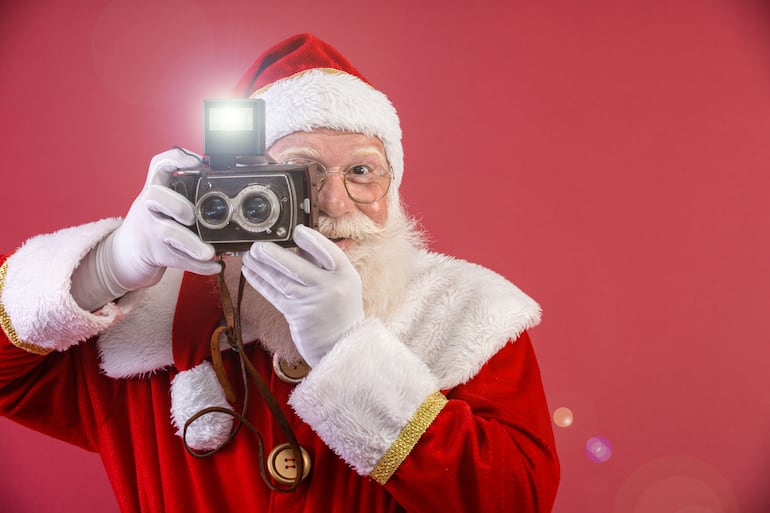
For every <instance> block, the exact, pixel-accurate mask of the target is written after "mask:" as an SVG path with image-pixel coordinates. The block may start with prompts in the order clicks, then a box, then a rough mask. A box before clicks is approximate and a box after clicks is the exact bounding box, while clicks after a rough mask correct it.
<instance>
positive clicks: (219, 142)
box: [203, 98, 265, 169]
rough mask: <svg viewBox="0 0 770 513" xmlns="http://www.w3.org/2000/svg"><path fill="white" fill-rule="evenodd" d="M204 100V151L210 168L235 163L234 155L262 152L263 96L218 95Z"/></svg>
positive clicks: (253, 154)
mask: <svg viewBox="0 0 770 513" xmlns="http://www.w3.org/2000/svg"><path fill="white" fill-rule="evenodd" d="M203 104H204V109H203V111H204V114H203V115H204V120H203V127H204V133H203V141H204V149H203V151H204V153H205V154H206V155H207V156H208V157H209V161H210V166H211V168H212V169H230V168H232V167H235V158H234V156H235V155H238V156H259V155H264V154H265V130H264V126H265V102H264V101H263V100H259V99H251V98H249V99H218V100H204V102H203Z"/></svg>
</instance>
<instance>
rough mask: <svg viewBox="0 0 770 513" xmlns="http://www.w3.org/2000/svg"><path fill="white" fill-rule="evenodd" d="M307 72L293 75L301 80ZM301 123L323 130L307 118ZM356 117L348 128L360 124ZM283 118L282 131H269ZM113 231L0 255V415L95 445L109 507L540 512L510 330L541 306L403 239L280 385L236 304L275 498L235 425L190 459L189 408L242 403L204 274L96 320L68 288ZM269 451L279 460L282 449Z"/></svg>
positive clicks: (540, 489) (124, 303) (214, 428)
mask: <svg viewBox="0 0 770 513" xmlns="http://www.w3.org/2000/svg"><path fill="white" fill-rule="evenodd" d="M268 53H269V52H268ZM263 60H264V59H263ZM316 67H318V66H316ZM315 71H316V70H313V73H314V72H315ZM321 73H323V74H326V73H327V72H326V71H321ZM330 75H331V76H339V74H337V73H335V74H330ZM323 76H324V77H325V78H328V77H326V75H323ZM307 78H308V73H306V72H303V73H302V77H300V81H301V80H305V79H307ZM316 78H317V77H316ZM343 78H344V80H348V77H347V76H345V77H343ZM274 79H275V77H272V78H270V80H274ZM276 84H280V85H281V87H284V88H288V89H289V90H291V89H292V88H293V87H296V86H297V84H292V83H288V82H287V83H284V82H283V81H282V80H278V81H277V82H276ZM253 86H254V84H251V85H250V86H249V87H250V88H254V87H253ZM254 89H255V90H256V91H257V94H263V93H264V91H262V93H260V92H259V91H260V88H254ZM267 91H268V92H269V93H270V94H278V93H277V92H276V90H275V88H273V87H271V88H270V89H268V90H267ZM366 94H369V92H366ZM268 104H269V103H268ZM388 105H389V103H388ZM387 116H390V114H389V113H388V114H387ZM387 116H386V117H387ZM322 117H323V115H322ZM297 123H300V124H302V123H304V121H298V122H297ZM385 124H386V125H387V123H385ZM375 125H376V123H375ZM312 126H330V127H333V128H340V127H338V126H337V125H335V124H334V123H330V122H329V121H328V120H323V119H322V120H321V121H320V122H318V121H315V122H313V125H312ZM357 126H358V125H355V123H354V124H353V125H351V126H348V127H347V128H348V129H350V130H357V131H362V130H358V128H357ZM343 128H345V127H343ZM299 129H302V128H301V127H300V126H292V125H291V122H289V125H288V126H284V127H283V128H282V129H281V130H284V131H285V132H286V133H290V132H292V131H296V130H299ZM387 130H388V129H387V128H386V129H385V132H387ZM373 132H374V133H375V135H378V136H379V137H381V138H382V139H383V142H384V145H385V148H386V150H388V148H390V149H389V150H388V158H389V161H390V162H391V165H394V167H395V168H396V169H395V171H396V187H397V184H398V180H400V167H399V166H402V163H401V157H400V145H399V144H397V143H396V141H395V140H394V139H393V138H392V137H389V134H388V133H383V132H382V131H378V130H376V129H375V130H373ZM284 135H285V134H284ZM390 135H393V134H390ZM280 136H281V134H280V130H279V131H278V132H276V133H274V134H272V135H271V136H270V137H268V140H272V141H274V140H275V139H276V138H277V137H280ZM397 136H398V137H399V138H400V132H398V134H397ZM394 189H395V188H394ZM394 194H395V193H394ZM396 198H397V197H396ZM119 223H120V220H118V219H107V220H102V221H98V222H95V223H91V224H88V225H83V226H79V227H75V228H70V229H66V230H62V231H60V232H57V233H55V234H50V235H42V236H38V237H35V238H33V239H30V240H29V241H28V242H27V243H25V244H24V245H23V246H22V247H21V248H20V249H19V250H17V251H16V252H15V253H13V254H12V255H10V256H6V257H3V258H2V262H3V264H2V267H1V268H0V325H1V326H2V329H3V334H4V336H3V337H1V338H0V413H2V415H4V416H7V417H9V418H11V419H13V420H15V421H17V422H19V423H21V424H24V425H26V426H29V427H30V428H32V429H35V430H37V431H40V432H43V433H47V434H49V435H52V436H54V437H57V438H60V439H62V440H64V441H66V442H69V443H72V444H75V445H78V446H80V447H83V448H84V449H87V450H90V451H95V452H98V453H99V454H100V456H101V458H102V460H103V462H104V466H105V469H106V471H107V473H108V475H109V479H110V481H111V483H112V485H113V488H114V490H115V493H116V496H117V499H118V503H119V504H120V507H121V510H122V511H124V512H140V511H141V512H185V513H187V512H190V511H220V512H225V511H233V512H235V511H238V512H241V511H276V512H282V513H285V512H308V513H309V512H318V511H367V512H390V511H409V512H426V513H427V512H435V511H458V512H471V511H472V512H487V511H489V512H492V511H510V512H517V513H526V512H547V511H550V509H551V507H552V504H553V501H554V497H555V493H556V488H557V484H558V476H559V466H558V459H557V456H556V451H555V447H554V440H553V434H552V429H551V423H550V418H549V413H548V409H547V406H546V401H545V397H544V393H543V388H542V384H541V380H540V375H539V370H538V366H537V363H536V360H535V356H534V353H533V350H532V347H531V344H530V340H529V338H528V335H527V330H528V329H529V328H532V327H534V326H535V325H536V324H537V323H538V322H539V319H540V310H539V307H538V305H537V304H536V303H535V302H534V301H533V300H532V299H530V298H529V297H527V296H526V295H525V294H524V293H523V292H521V291H520V290H519V289H518V288H516V287H515V286H514V285H512V284H511V283H510V282H508V281H507V280H505V279H504V278H502V277H501V276H499V275H497V274H495V273H493V272H492V271H489V270H487V269H484V268H481V267H479V266H476V265H473V264H470V263H467V262H464V261H461V260H456V259H452V258H450V257H447V256H444V255H439V254H436V253H431V252H428V251H424V250H415V251H416V252H415V255H414V258H412V259H411V262H412V265H411V267H410V269H409V270H408V273H409V276H408V283H409V286H408V287H407V288H406V291H405V293H404V295H403V296H402V297H401V298H399V302H398V304H397V305H396V306H395V307H394V308H392V309H391V311H390V312H389V313H388V314H387V315H386V316H382V317H376V316H369V317H367V318H366V319H365V320H364V321H363V322H360V323H358V324H357V325H356V326H355V327H354V328H353V329H352V330H350V331H348V332H347V333H346V334H345V336H344V337H343V338H342V339H341V340H339V341H338V342H337V343H336V344H335V346H334V347H333V349H332V350H331V351H330V352H329V353H328V354H327V355H326V356H324V358H323V359H322V360H321V361H320V363H319V364H318V365H316V367H314V368H313V369H312V370H311V371H310V372H309V373H308V374H307V376H305V377H304V378H303V379H302V380H301V381H299V382H298V383H288V382H286V381H284V380H283V378H285V376H283V375H282V374H283V373H281V372H277V371H276V365H274V361H275V360H276V358H277V359H278V360H280V359H281V358H287V359H291V358H292V357H293V356H295V355H293V354H292V353H291V351H290V350H289V349H281V347H284V348H290V347H291V344H290V341H289V343H288V344H287V345H286V346H276V345H275V344H270V343H264V341H260V340H257V339H256V337H255V336H254V333H258V329H257V330H256V331H249V330H250V326H251V327H253V325H255V324H259V322H260V320H259V319H250V318H248V314H247V315H246V318H245V322H244V333H245V335H246V338H245V340H246V341H247V342H250V343H249V344H248V345H247V346H246V349H245V351H244V352H245V354H244V355H243V357H245V358H248V359H249V360H250V361H251V362H253V364H254V366H255V367H256V369H257V370H258V372H259V373H260V374H261V375H262V376H263V377H264V379H265V381H266V382H267V384H268V386H269V388H270V390H271V392H272V394H273V395H274V396H275V397H276V399H277V401H278V403H279V405H280V407H281V409H282V410H283V411H284V413H285V415H286V417H287V418H288V420H289V423H290V425H291V427H292V429H293V431H294V433H295V435H296V438H297V440H298V442H299V443H300V445H301V446H302V448H303V449H304V450H305V451H306V453H307V457H308V462H309V463H310V471H309V474H308V476H307V477H306V478H305V479H304V480H303V481H302V482H301V483H300V485H299V486H298V488H297V489H296V490H295V491H294V492H291V493H278V492H273V491H271V490H270V489H269V488H268V487H267V486H266V485H265V483H263V482H262V479H261V477H260V466H259V459H260V447H259V437H258V436H257V435H256V434H254V433H252V432H251V431H250V430H247V429H245V428H242V429H241V430H240V432H238V433H237V435H236V436H235V437H234V438H233V439H232V440H231V441H230V442H229V443H227V444H226V445H225V446H224V448H223V449H222V450H221V451H220V452H217V453H216V454H214V455H213V456H211V457H208V458H198V457H195V456H193V455H191V454H190V453H189V452H188V451H187V450H186V449H185V447H184V442H183V440H182V438H181V436H180V435H181V433H182V430H183V426H184V423H185V421H186V419H189V418H190V416H191V415H193V414H194V413H195V412H196V411H199V410H200V409H201V408H203V407H206V406H212V405H214V406H220V407H225V408H233V409H235V410H236V411H242V407H243V405H242V404H241V403H240V402H239V401H240V399H242V397H241V398H239V399H238V400H237V401H236V404H230V403H229V402H228V401H227V400H226V399H225V397H224V394H223V392H222V390H221V387H219V386H218V385H219V384H218V382H217V380H216V377H215V375H214V373H213V371H212V370H211V365H210V363H209V361H208V359H207V358H205V355H206V354H207V348H208V345H209V339H210V337H211V333H212V332H213V330H214V329H215V328H216V327H217V326H218V324H219V323H220V321H221V318H222V313H221V310H220V308H219V303H218V290H217V287H216V284H215V282H212V281H211V280H210V279H208V278H203V277H199V276H195V275H190V274H183V273H181V272H179V271H176V270H173V269H168V270H167V271H166V273H165V275H164V277H163V279H162V280H161V281H160V282H159V283H158V284H156V285H155V286H153V287H150V288H147V289H140V290H137V291H134V292H131V293H128V294H126V295H125V296H124V297H122V298H121V299H120V300H119V301H117V302H116V303H110V304H108V305H106V306H105V307H103V308H101V309H100V310H98V311H96V312H87V311H84V310H82V309H81V308H80V307H79V306H78V304H77V303H76V302H75V300H74V299H73V298H72V296H71V293H70V285H71V283H70V282H71V277H72V273H73V270H74V269H75V268H76V267H77V265H78V263H79V262H80V261H81V259H82V258H83V257H84V256H85V255H86V254H87V253H88V252H89V251H91V250H92V249H93V248H94V247H95V246H96V245H97V244H98V243H99V242H100V241H101V240H103V239H104V237H106V236H107V235H108V234H109V233H111V232H112V231H113V230H115V229H116V227H117V226H118V225H119ZM52 255H55V257H54V258H51V256H52ZM252 292H253V291H252ZM244 306H245V307H248V302H246V303H245V305H244ZM259 342H263V343H259ZM276 355H277V357H276ZM224 364H225V368H226V370H227V374H228V375H229V376H231V377H237V376H239V370H238V355H237V354H235V353H234V352H233V351H225V352H224ZM234 381H235V382H236V384H237V382H238V380H237V379H234ZM236 388H238V387H237V386H236ZM246 417H247V418H248V420H249V421H250V422H251V423H252V424H253V425H254V427H255V428H256V430H257V431H258V432H259V433H260V434H261V437H262V439H263V442H264V448H265V451H266V452H267V451H270V449H272V448H273V447H276V446H279V445H281V444H283V443H285V442H286V441H287V440H286V439H285V437H284V436H283V434H282V432H281V431H280V429H278V426H277V425H276V422H275V421H274V419H273V417H272V415H271V414H270V412H269V410H268V408H267V407H266V406H265V403H264V401H263V400H262V399H261V398H260V397H259V395H258V394H256V393H251V394H250V395H249V402H248V405H247V408H246ZM232 421H233V419H232V418H231V417H229V416H227V415H216V414H214V415H208V416H205V417H204V418H202V419H200V420H199V421H196V422H195V423H193V424H192V425H191V433H190V436H189V438H188V440H187V441H188V443H189V444H190V445H191V446H193V447H195V448H196V449H200V450H206V449H210V448H212V447H216V446H218V445H220V444H221V443H223V442H225V441H226V440H227V438H228V436H229V433H230V430H231V428H232ZM192 426H194V428H193V427H192ZM289 456H292V455H291V454H289ZM276 461H277V462H278V463H277V464H278V465H279V466H280V465H286V466H291V464H292V462H291V460H290V458H287V457H286V456H285V455H284V456H282V457H281V458H279V459H278V460H276ZM278 473H279V474H280V469H278ZM271 475H273V474H271Z"/></svg>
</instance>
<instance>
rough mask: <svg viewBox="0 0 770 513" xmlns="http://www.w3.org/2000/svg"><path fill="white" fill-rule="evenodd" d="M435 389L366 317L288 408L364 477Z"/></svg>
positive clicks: (426, 373)
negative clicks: (290, 407) (292, 409)
mask: <svg viewBox="0 0 770 513" xmlns="http://www.w3.org/2000/svg"><path fill="white" fill-rule="evenodd" d="M436 390H438V382H437V380H436V377H435V376H434V375H433V374H432V373H431V371H430V369H428V367H427V366H426V365H425V364H424V363H423V362H422V361H421V360H420V359H419V358H418V357H417V356H415V354H414V353H413V352H412V351H410V350H409V349H408V348H407V347H406V346H405V345H404V344H402V343H401V341H399V340H398V339H397V338H396V337H395V336H394V335H393V334H392V333H391V332H389V331H388V330H387V328H385V326H384V325H383V324H382V323H381V322H380V321H379V320H377V319H374V318H369V319H367V320H365V321H364V322H363V323H361V324H359V325H358V327H357V328H356V329H355V330H354V331H353V332H351V333H350V334H348V336H346V337H345V338H344V339H342V340H341V341H340V342H338V343H337V345H336V346H335V347H334V348H333V349H332V350H331V351H330V352H329V353H328V354H327V355H326V356H325V357H324V358H323V359H322V360H321V362H320V363H319V364H318V366H317V367H316V368H314V369H313V370H312V371H311V372H310V374H308V376H307V377H306V378H305V380H304V381H303V382H302V383H301V384H300V385H298V386H297V388H296V389H295V390H294V392H293V393H292V395H291V398H290V399H289V404H291V406H292V407H293V408H294V410H295V411H296V412H297V414H298V415H299V416H300V417H301V418H302V420H304V421H305V422H306V423H308V424H309V425H310V426H311V427H312V428H313V430H314V431H315V432H316V433H317V434H318V436H320V437H321V439H322V440H323V441H324V442H325V443H326V444H327V445H328V446H329V447H330V448H331V449H332V450H333V451H334V452H335V453H337V454H338V455H339V456H340V457H342V458H343V459H344V460H345V461H347V462H348V464H350V465H351V466H352V467H353V468H354V469H355V470H356V471H357V472H358V473H359V474H361V475H368V474H369V473H370V472H371V471H372V469H373V468H374V467H375V465H376V464H377V462H378V461H380V459H381V458H382V456H383V455H384V454H385V452H386V451H387V450H388V449H389V448H390V447H391V445H392V444H393V442H394V441H395V440H396V439H397V438H398V436H399V434H400V433H401V430H402V429H403V427H404V426H405V425H406V424H407V422H409V420H410V419H411V418H412V417H413V415H414V413H415V412H416V411H417V409H418V408H419V407H420V405H421V404H422V403H423V402H424V401H425V399H426V397H428V396H429V395H431V394H432V393H434V392H435V391H436Z"/></svg>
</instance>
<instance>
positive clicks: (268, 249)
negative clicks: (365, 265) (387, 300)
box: [241, 225, 364, 367]
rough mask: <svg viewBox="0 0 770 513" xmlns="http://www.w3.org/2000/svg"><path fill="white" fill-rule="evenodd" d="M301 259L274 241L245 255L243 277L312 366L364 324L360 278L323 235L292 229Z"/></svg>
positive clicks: (259, 244) (312, 231)
mask: <svg viewBox="0 0 770 513" xmlns="http://www.w3.org/2000/svg"><path fill="white" fill-rule="evenodd" d="M294 242H295V243H296V244H297V246H299V247H300V249H302V250H304V251H306V252H307V253H308V257H309V258H303V257H302V256H300V255H297V254H296V253H293V252H292V251H289V250H287V249H285V248H282V247H280V246H278V245H277V244H274V243H271V242H256V243H254V244H253V245H252V246H251V249H250V250H249V252H248V253H245V254H244V255H243V268H242V271H241V272H242V273H243V275H244V277H245V278H246V280H247V281H248V282H249V284H251V286H252V287H254V289H256V290H257V292H259V293H260V294H262V296H264V297H265V299H267V300H268V301H270V302H271V303H272V304H273V306H275V307H276V308H277V309H278V311H280V312H281V313H282V314H283V315H284V317H286V320H287V321H288V323H289V328H290V329H291V336H292V339H293V340H294V345H295V346H296V347H297V351H299V354H300V355H301V356H302V358H304V359H305V361H306V362H307V363H308V365H310V366H311V367H314V366H315V365H316V364H318V362H319V361H321V358H323V357H324V355H325V354H326V353H327V352H329V350H330V349H331V348H332V347H333V346H334V344H336V343H337V341H338V340H339V339H340V338H341V337H342V336H343V335H344V334H345V332H346V331H348V330H350V329H351V328H353V326H355V325H356V324H357V323H358V322H360V321H361V320H363V319H364V306H363V298H362V291H361V277H360V276H359V275H358V272H357V271H356V270H355V268H354V267H353V264H351V263H350V261H349V260H348V258H347V256H345V253H343V252H342V250H341V249H340V248H338V247H337V245H336V244H334V243H333V242H332V241H330V240H329V239H327V238H326V237H324V236H323V235H321V234H320V233H319V232H317V231H315V230H312V229H310V228H307V227H305V226H301V225H300V226H297V227H296V228H295V230H294Z"/></svg>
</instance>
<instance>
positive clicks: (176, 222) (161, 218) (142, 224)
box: [104, 149, 220, 290]
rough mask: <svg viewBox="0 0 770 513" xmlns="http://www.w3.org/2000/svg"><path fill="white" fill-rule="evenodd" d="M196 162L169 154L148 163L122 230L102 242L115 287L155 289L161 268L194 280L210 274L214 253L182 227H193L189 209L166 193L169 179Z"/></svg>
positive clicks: (213, 268)
mask: <svg viewBox="0 0 770 513" xmlns="http://www.w3.org/2000/svg"><path fill="white" fill-rule="evenodd" d="M198 164H199V162H198V160H197V159H196V158H195V157H193V156H191V155H186V154H185V153H184V152H182V151H181V150H178V149H173V150H169V151H166V152H164V153H161V154H159V155H156V156H155V157H153V159H152V161H151V162H150V169H149V172H148V173H147V182H146V183H145V186H144V190H142V192H141V193H140V194H139V196H138V197H137V198H136V200H135V201H134V203H133V204H132V205H131V208H130V209H129V211H128V214H127V215H126V217H125V219H124V220H123V224H121V225H120V227H119V228H118V229H117V230H115V232H113V234H112V235H111V236H110V237H109V238H108V239H107V240H106V241H105V243H106V244H107V245H108V246H107V247H106V248H105V249H106V250H107V251H105V253H107V255H106V257H107V259H106V261H105V262H104V263H105V264H107V265H108V266H109V267H110V269H111V271H112V273H113V275H114V277H115V279H116V280H117V282H118V283H119V284H120V285H121V286H123V287H124V288H126V289H128V290H135V289H138V288H143V287H149V286H151V285H154V284H155V283H157V282H158V281H159V280H160V278H161V277H162V276H163V273H164V271H165V270H166V268H167V267H173V268H177V269H183V270H185V271H190V272H193V273H196V274H204V275H210V274H216V273H218V272H219V269H220V264H219V263H218V262H214V261H212V260H211V259H212V257H213V256H214V247H213V246H212V245H211V244H206V243H204V242H203V241H201V240H200V238H199V237H198V236H197V235H196V234H195V233H193V232H192V231H191V230H189V229H188V228H185V226H183V225H186V226H190V225H192V224H193V222H194V221H195V207H194V206H193V204H192V203H190V201H188V200H187V198H185V197H184V196H182V195H181V194H179V193H177V192H175V191H172V190H171V189H169V188H168V184H169V181H170V179H171V173H173V172H174V171H175V170H176V169H180V168H191V167H194V166H196V165H198Z"/></svg>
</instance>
